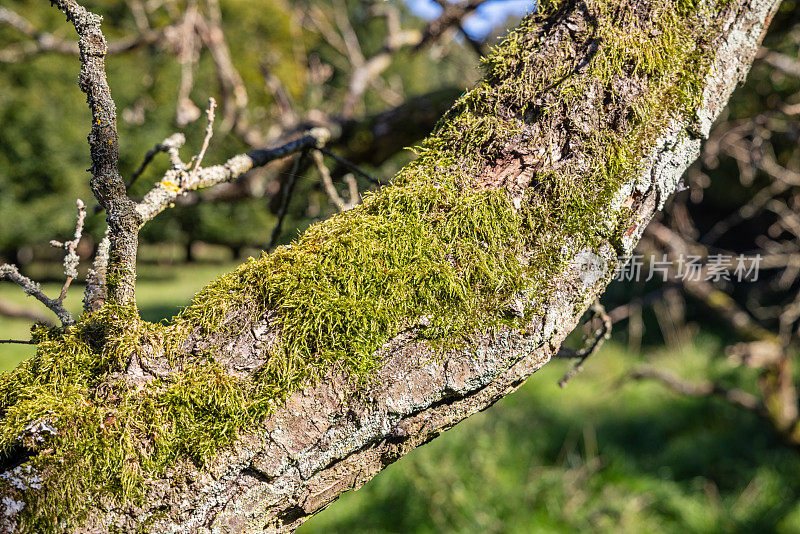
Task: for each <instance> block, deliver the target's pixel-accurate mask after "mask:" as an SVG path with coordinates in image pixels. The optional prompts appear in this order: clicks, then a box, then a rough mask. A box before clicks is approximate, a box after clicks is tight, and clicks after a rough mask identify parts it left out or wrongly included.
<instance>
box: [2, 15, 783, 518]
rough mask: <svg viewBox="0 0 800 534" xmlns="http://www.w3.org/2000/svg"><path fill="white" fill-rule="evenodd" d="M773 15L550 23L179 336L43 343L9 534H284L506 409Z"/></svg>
mask: <svg viewBox="0 0 800 534" xmlns="http://www.w3.org/2000/svg"><path fill="white" fill-rule="evenodd" d="M778 4H779V2H778V1H777V0H720V1H714V0H668V1H664V2H646V1H642V2H637V1H628V0H580V1H579V0H565V1H561V2H541V3H540V12H539V13H538V14H536V15H534V16H531V17H529V18H527V19H526V20H525V21H523V24H522V25H521V27H520V28H518V29H517V30H515V31H514V32H512V33H511V34H510V35H509V37H508V38H507V39H506V40H505V42H504V43H503V44H502V45H501V46H500V47H499V48H498V49H497V50H495V51H494V52H493V53H492V54H490V55H489V56H488V57H487V59H486V62H485V68H486V77H485V79H484V81H483V82H481V83H480V84H478V86H477V87H476V88H474V89H473V90H471V91H469V92H467V93H466V94H465V95H464V96H463V97H462V98H461V99H459V101H458V102H457V103H456V105H455V106H454V107H453V108H452V109H451V110H450V111H449V112H448V113H447V114H446V116H445V117H444V118H443V120H442V121H441V122H440V123H439V125H438V127H437V129H436V130H435V131H434V133H433V134H432V136H431V137H430V138H429V139H428V140H427V141H426V142H425V143H424V144H423V145H422V146H421V147H419V158H418V159H417V160H416V161H415V162H413V163H412V164H410V165H409V166H407V167H406V168H405V169H403V170H402V171H401V172H400V173H399V174H398V175H397V176H396V177H395V179H394V182H393V185H392V186H390V187H385V188H382V189H381V190H380V191H378V192H377V193H374V194H371V195H365V198H364V200H363V203H362V204H360V205H358V206H356V207H354V208H352V209H350V210H348V211H346V212H343V213H341V214H338V215H336V216H334V217H333V218H331V219H330V220H328V221H326V222H324V223H321V224H319V225H316V226H313V227H312V228H310V229H309V230H308V231H307V232H306V233H305V234H303V236H301V237H300V238H299V239H298V240H296V242H294V243H293V244H292V245H291V246H288V247H280V248H278V249H277V250H276V251H275V252H274V253H272V254H268V255H264V256H263V257H262V258H259V259H254V260H251V261H249V262H248V263H246V264H244V265H242V266H241V267H240V268H239V269H237V270H236V271H235V272H233V273H231V274H229V275H226V276H224V277H222V278H221V279H219V280H217V281H216V282H214V283H212V284H211V285H209V286H208V287H207V288H205V289H204V290H203V291H202V292H201V293H200V294H198V295H197V297H196V298H195V300H194V302H193V304H192V305H191V306H189V307H188V308H186V310H184V311H183V312H182V313H181V314H180V315H179V316H177V317H175V318H173V319H172V320H171V321H170V322H169V323H166V324H158V325H156V324H149V323H145V322H143V321H141V320H140V319H139V318H138V317H136V314H135V313H134V312H133V311H132V310H131V309H130V308H129V307H121V306H118V305H113V304H106V306H104V307H103V308H101V309H100V310H98V311H97V312H95V313H93V314H86V315H85V316H84V317H83V318H82V319H81V321H79V322H78V324H76V325H75V326H73V327H72V328H71V329H70V330H69V331H68V332H66V333H65V332H62V331H55V330H47V329H43V328H40V329H37V330H36V331H35V332H34V335H35V338H36V340H37V341H38V342H39V351H38V353H37V355H36V356H35V357H34V358H33V359H31V360H30V361H28V362H26V363H25V364H23V365H22V366H21V367H20V368H19V369H18V370H16V371H15V372H14V373H13V374H11V375H7V376H3V378H2V380H0V407H2V410H3V412H4V416H5V417H4V420H3V421H2V423H0V450H2V451H3V453H4V455H5V464H6V470H5V472H4V473H3V476H2V479H1V480H0V492H2V496H3V502H4V503H6V515H5V516H1V514H0V521H2V522H4V523H2V524H3V525H4V526H5V527H6V528H8V529H11V528H16V529H19V530H29V531H47V530H54V529H60V530H64V529H65V528H68V529H71V530H72V531H93V530H100V531H102V530H113V529H119V530H131V531H134V530H149V531H153V532H201V531H202V532H205V531H207V529H211V530H212V531H213V530H215V529H216V530H220V531H229V532H260V531H263V530H269V531H291V530H293V529H294V528H296V527H297V526H298V525H299V524H301V523H302V522H303V521H304V520H305V519H306V518H308V517H309V516H310V515H313V514H314V513H316V512H318V511H319V510H321V509H323V508H324V507H325V506H327V505H328V504H329V503H330V502H332V501H333V500H334V499H335V498H336V497H337V496H338V495H340V494H341V493H342V492H344V491H346V490H348V489H350V488H353V487H358V486H359V485H361V484H363V483H365V482H366V481H367V480H368V479H369V478H371V477H372V476H373V475H374V474H375V473H377V472H378V471H380V470H381V469H383V468H384V467H385V466H386V465H388V464H389V463H391V462H393V461H395V460H396V459H398V458H399V457H401V456H403V455H404V454H406V453H407V452H408V451H410V450H411V449H413V448H414V447H416V446H418V445H420V444H423V443H425V442H427V441H429V440H430V439H432V438H434V437H436V436H437V435H438V434H439V433H441V432H442V431H444V430H446V429H448V428H450V427H451V426H453V425H455V424H457V423H458V422H459V421H461V420H463V419H464V418H466V417H468V416H469V415H471V414H473V413H475V412H476V411H479V410H482V409H484V408H486V407H487V406H489V405H491V404H492V403H493V402H495V401H497V400H498V399H500V398H501V397H502V396H504V395H506V394H508V393H509V392H511V391H513V390H514V389H515V388H517V387H518V386H519V385H520V384H521V383H522V382H523V381H524V380H525V379H526V378H528V377H529V376H530V375H531V374H532V373H533V372H535V371H536V370H537V369H539V368H540V367H541V366H542V365H544V364H545V363H547V361H549V359H550V358H551V357H552V356H553V355H554V354H555V353H556V352H557V351H558V348H559V346H560V345H561V342H562V341H563V339H564V338H565V336H566V335H567V334H568V333H569V331H570V330H572V328H573V327H574V326H575V324H576V323H577V322H578V321H579V319H580V317H581V316H582V314H583V312H584V311H585V310H586V308H587V307H588V306H589V304H591V302H593V301H594V299H595V298H596V296H597V295H598V294H599V293H601V292H602V291H603V289H604V288H605V286H606V284H607V283H608V282H609V280H610V278H611V273H612V271H613V267H614V266H615V265H616V263H617V262H618V257H619V256H623V255H625V254H627V253H629V252H630V251H631V250H632V248H633V246H634V245H635V243H636V242H637V241H638V239H639V238H640V236H641V233H642V231H643V229H644V227H645V226H646V225H647V223H648V222H649V220H650V218H651V217H652V215H653V214H654V212H655V211H656V210H658V209H660V208H661V207H662V206H663V204H664V202H665V200H666V198H667V196H668V195H670V194H671V193H672V192H673V191H674V189H675V188H676V186H677V184H678V182H679V179H680V177H681V175H682V173H683V171H684V170H685V169H686V167H687V166H688V165H689V164H690V163H691V161H693V160H694V159H695V158H696V156H697V154H698V151H699V146H700V142H701V139H702V138H703V137H705V136H706V135H707V134H708V130H709V128H710V125H711V123H712V122H713V120H714V119H715V118H716V117H717V115H718V114H719V112H720V111H721V109H722V107H723V106H724V105H725V103H726V102H727V99H728V98H729V96H730V94H731V92H732V91H733V89H734V87H735V86H736V84H737V83H738V82H739V81H740V80H741V79H742V78H743V76H744V74H745V73H746V72H747V70H748V68H749V65H750V62H751V61H752V59H753V57H754V55H755V53H756V50H757V48H758V44H759V42H760V40H761V37H762V35H763V33H764V31H765V28H766V26H767V24H768V22H769V20H770V17H771V15H772V13H773V12H774V10H775V9H776V8H777V6H778ZM65 525H66V527H65Z"/></svg>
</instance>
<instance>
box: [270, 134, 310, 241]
mask: <svg viewBox="0 0 800 534" xmlns="http://www.w3.org/2000/svg"><path fill="white" fill-rule="evenodd" d="M307 155H308V149H306V150H303V151H302V152H300V155H299V156H297V157H296V158H295V160H294V164H293V165H292V170H291V171H290V172H289V181H288V183H287V184H286V185H285V186H284V188H283V198H282V199H281V207H280V210H279V211H278V222H277V223H276V224H275V228H273V229H272V236H271V237H270V239H269V245H267V250H272V249H273V248H274V247H275V244H276V243H277V242H278V238H279V237H280V235H281V228H282V227H283V220H284V218H286V213H287V212H288V211H289V200H291V198H292V193H294V186H295V185H296V184H297V178H298V175H299V174H300V172H301V171H302V166H303V163H304V162H305V159H306V156H307Z"/></svg>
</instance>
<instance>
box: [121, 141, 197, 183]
mask: <svg viewBox="0 0 800 534" xmlns="http://www.w3.org/2000/svg"><path fill="white" fill-rule="evenodd" d="M184 143H186V137H184V135H183V134H182V133H175V134H172V135H171V136H169V137H167V138H166V139H164V140H163V141H161V142H160V143H158V144H157V145H156V146H154V147H153V148H151V149H150V150H148V151H147V153H146V154H145V155H144V159H143V160H142V164H141V165H139V168H138V169H136V171H134V173H133V174H131V178H130V180H128V183H127V184H125V189H130V188H131V186H132V185H133V184H134V182H136V180H138V179H139V177H140V176H141V175H142V173H143V172H144V171H145V169H146V168H147V166H148V165H150V162H151V161H153V158H155V156H156V154H158V153H159V152H166V153H167V154H168V155H169V159H170V162H171V163H172V167H173V168H177V167H180V168H182V167H183V162H182V161H181V158H180V155H179V153H178V149H179V148H180V147H182V146H183V145H184Z"/></svg>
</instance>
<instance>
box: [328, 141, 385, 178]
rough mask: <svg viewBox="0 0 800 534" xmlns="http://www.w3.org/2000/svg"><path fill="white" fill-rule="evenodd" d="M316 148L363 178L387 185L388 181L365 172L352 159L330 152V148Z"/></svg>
mask: <svg viewBox="0 0 800 534" xmlns="http://www.w3.org/2000/svg"><path fill="white" fill-rule="evenodd" d="M317 150H319V151H320V152H322V153H323V154H325V155H326V156H328V157H330V158H332V159H334V160H336V162H337V163H339V164H341V165H344V166H345V167H347V168H348V169H350V170H352V171H353V172H355V173H356V174H359V175H361V176H363V177H364V178H366V179H367V180H369V181H370V182H372V183H373V184H377V185H389V182H386V181H384V180H381V179H380V178H376V177H374V176H372V175H371V174H369V173H367V172H366V171H365V170H364V169H362V168H361V167H359V166H358V165H356V164H355V163H353V162H352V161H349V160H347V159H345V158H343V157H342V156H339V155H338V154H335V153H334V152H331V151H330V150H328V149H327V148H325V147H324V146H321V147H317Z"/></svg>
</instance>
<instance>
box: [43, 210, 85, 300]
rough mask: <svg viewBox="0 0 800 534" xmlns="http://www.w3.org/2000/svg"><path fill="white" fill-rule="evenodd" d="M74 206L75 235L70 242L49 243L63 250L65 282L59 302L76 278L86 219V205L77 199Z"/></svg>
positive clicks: (54, 241) (53, 241)
mask: <svg viewBox="0 0 800 534" xmlns="http://www.w3.org/2000/svg"><path fill="white" fill-rule="evenodd" d="M76 204H77V205H78V222H77V223H76V224H75V234H74V236H73V238H72V240H71V241H65V242H63V243H62V242H61V241H56V240H55V239H54V240H52V241H50V246H52V247H56V248H63V249H64V252H65V253H66V254H65V255H64V276H65V277H66V280H65V281H64V285H63V286H62V288H61V294H60V295H59V297H58V301H59V302H63V301H64V298H66V296H67V290H68V289H69V285H70V284H71V283H72V281H73V280H74V279H76V278H77V277H78V263H80V261H81V259H80V257H78V244H79V243H80V242H81V237H82V236H83V222H84V220H85V219H86V205H84V203H83V201H82V200H81V199H78V200H77V202H76Z"/></svg>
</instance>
